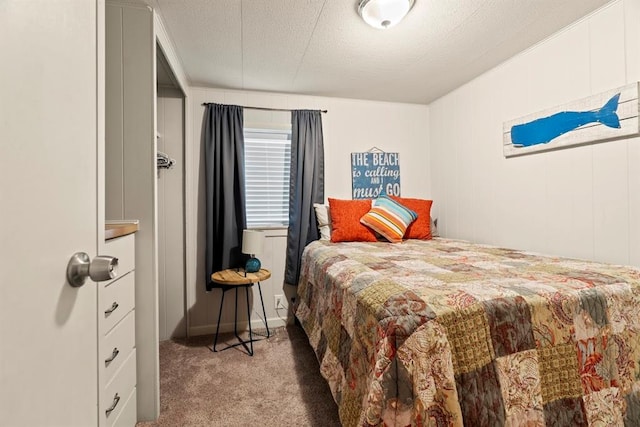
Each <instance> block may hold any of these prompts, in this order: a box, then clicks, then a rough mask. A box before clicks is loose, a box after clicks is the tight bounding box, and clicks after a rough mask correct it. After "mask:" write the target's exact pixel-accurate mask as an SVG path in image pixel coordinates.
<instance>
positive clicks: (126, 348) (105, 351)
mask: <svg viewBox="0 0 640 427" xmlns="http://www.w3.org/2000/svg"><path fill="white" fill-rule="evenodd" d="M135 313H136V312H135V310H132V311H130V312H129V314H127V315H126V316H125V318H124V319H122V320H121V321H120V322H119V323H118V324H117V325H116V326H114V327H113V329H112V330H111V331H109V333H108V334H107V336H106V337H105V338H104V343H103V344H102V346H101V353H102V357H101V360H102V366H104V379H105V382H106V383H109V381H111V379H112V378H113V376H114V375H115V373H116V372H117V371H118V368H120V366H122V364H123V363H124V361H125V360H126V359H127V357H128V356H129V353H131V350H133V348H134V347H135V345H136V342H135V341H136V336H135V328H136V324H135V315H136V314H135ZM107 360H110V361H109V362H107Z"/></svg>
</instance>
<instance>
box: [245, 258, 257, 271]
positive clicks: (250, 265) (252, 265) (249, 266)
mask: <svg viewBox="0 0 640 427" xmlns="http://www.w3.org/2000/svg"><path fill="white" fill-rule="evenodd" d="M260 267H261V264H260V260H259V259H258V258H249V260H248V261H247V263H246V264H245V266H244V271H245V272H247V273H257V272H258V271H260Z"/></svg>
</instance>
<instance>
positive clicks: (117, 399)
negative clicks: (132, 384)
mask: <svg viewBox="0 0 640 427" xmlns="http://www.w3.org/2000/svg"><path fill="white" fill-rule="evenodd" d="M118 402H120V396H118V393H116V395H115V396H113V403H112V404H111V406H109V408H107V410H106V411H104V413H105V414H106V415H107V417H108V416H109V414H110V413H111V412H113V410H114V409H116V406H118Z"/></svg>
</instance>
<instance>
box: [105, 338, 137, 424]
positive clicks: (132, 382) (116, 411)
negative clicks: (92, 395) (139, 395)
mask: <svg viewBox="0 0 640 427" xmlns="http://www.w3.org/2000/svg"><path fill="white" fill-rule="evenodd" d="M135 386H136V350H135V349H134V350H133V351H132V352H131V354H129V357H128V358H127V360H125V362H124V364H123V365H122V366H121V367H120V369H119V370H118V372H116V374H115V376H114V377H113V379H112V380H111V382H110V383H107V386H106V387H105V389H104V393H102V395H101V397H100V403H101V405H100V417H101V418H102V419H103V420H105V422H104V423H102V425H111V424H113V422H114V421H115V420H116V419H117V418H118V416H119V415H120V413H121V412H122V408H124V407H125V406H126V405H125V403H126V402H127V399H128V397H129V396H130V395H131V391H132V390H133V389H134V388H135ZM111 408H113V410H111V411H110V412H109V413H107V409H111Z"/></svg>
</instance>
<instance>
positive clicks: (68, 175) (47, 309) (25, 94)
mask: <svg viewBox="0 0 640 427" xmlns="http://www.w3.org/2000/svg"><path fill="white" fill-rule="evenodd" d="M103 21H104V4H103V3H102V0H0V57H1V60H0V61H1V65H0V147H1V148H0V233H1V234H0V425H1V426H83V427H86V426H92V425H96V424H97V412H98V410H97V401H98V399H97V388H98V387H97V362H96V360H97V356H96V353H97V319H96V310H97V308H96V306H97V302H96V296H97V289H96V284H95V283H94V282H91V281H87V283H86V284H85V285H84V286H82V287H80V288H72V287H71V286H69V285H68V284H67V283H66V279H65V277H66V275H65V272H66V265H67V262H68V260H69V258H70V257H71V255H72V254H73V253H75V252H77V251H83V252H87V253H88V254H89V256H90V257H91V258H92V259H93V257H95V256H96V254H97V250H98V242H99V241H100V239H101V238H102V236H103V232H102V233H101V231H100V228H101V227H98V224H102V223H103V221H104V214H101V213H100V212H102V210H103V202H102V201H101V200H100V198H101V197H103V190H100V188H101V185H104V184H103V179H102V178H100V177H99V175H100V173H103V171H102V167H101V166H100V167H99V165H100V164H101V163H100V162H101V160H100V159H101V157H100V156H101V154H99V153H100V149H101V148H102V149H103V145H102V144H103V142H102V141H103V135H102V130H103V129H104V124H103V120H104V119H103V118H102V117H103V114H104V107H103V106H102V105H103V103H104V93H103V92H104V91H103V89H102V87H103V85H104V77H103V71H102V70H101V67H103V65H104V64H103V60H104V59H103V58H104V48H103V47H102V46H103V44H104V36H103V35H102V34H101V33H102V31H103Z"/></svg>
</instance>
